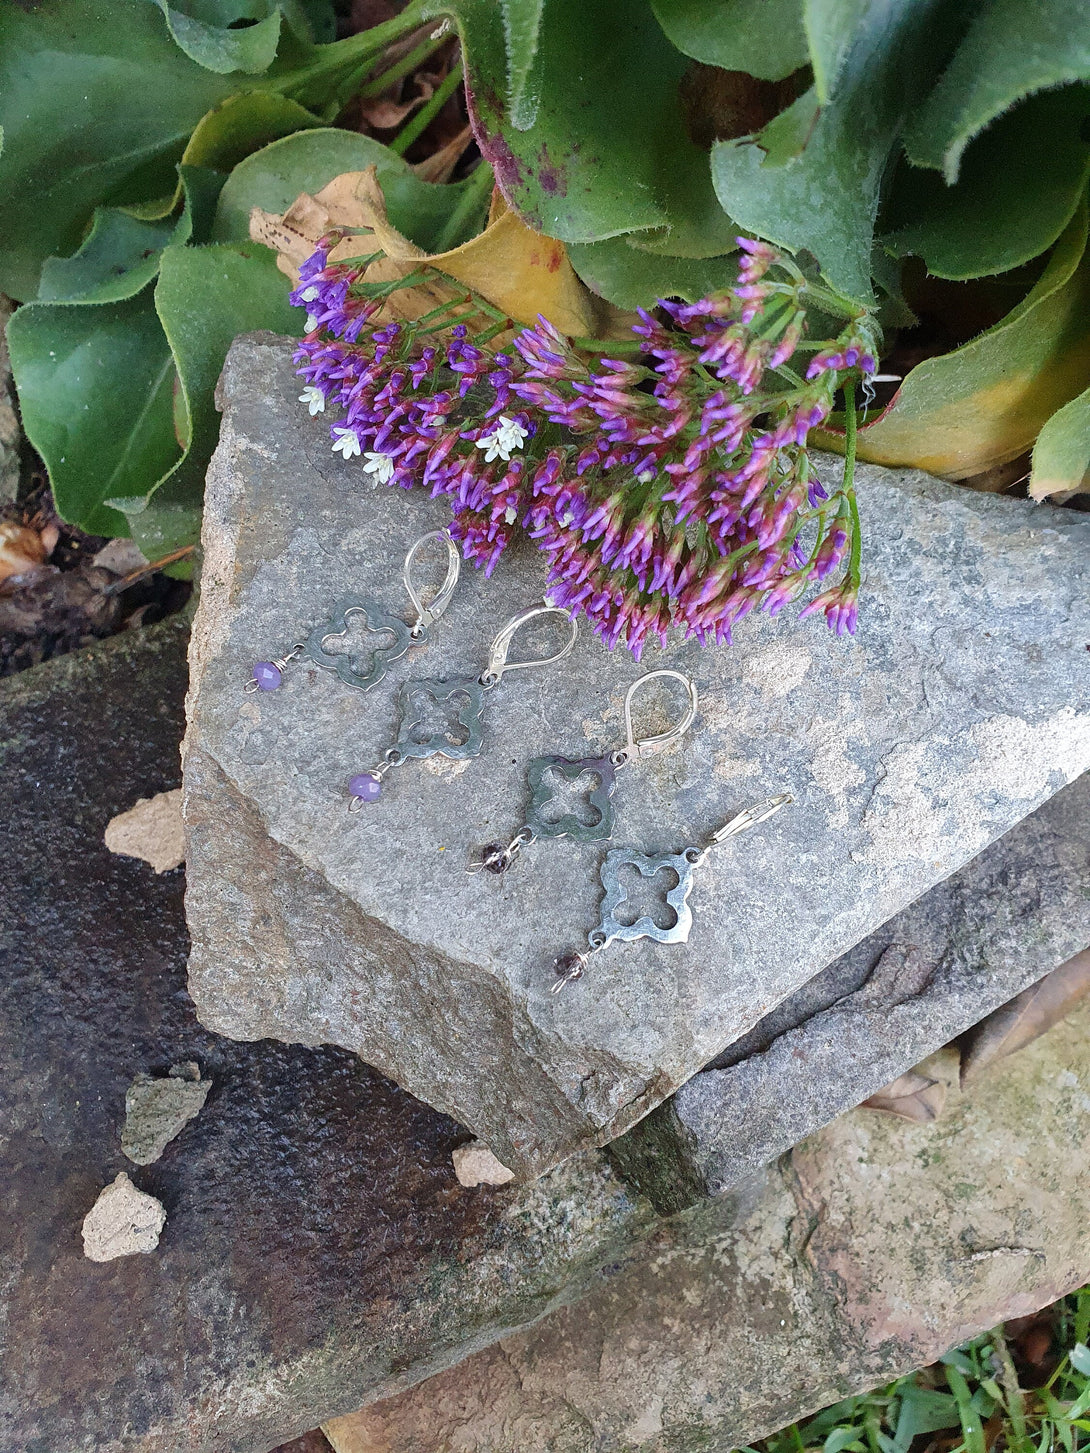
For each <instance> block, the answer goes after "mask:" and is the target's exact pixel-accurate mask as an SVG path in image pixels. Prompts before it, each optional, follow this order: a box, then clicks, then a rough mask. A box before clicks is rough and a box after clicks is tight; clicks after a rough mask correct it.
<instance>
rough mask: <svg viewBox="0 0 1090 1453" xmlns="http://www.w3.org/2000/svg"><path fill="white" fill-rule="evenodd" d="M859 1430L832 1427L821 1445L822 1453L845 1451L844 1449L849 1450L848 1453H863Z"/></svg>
mask: <svg viewBox="0 0 1090 1453" xmlns="http://www.w3.org/2000/svg"><path fill="white" fill-rule="evenodd" d="M860 1432H861V1429H859V1428H852V1427H847V1428H834V1429H833V1431H832V1432H831V1433H830V1434H829V1436H828V1437H827V1438H826V1439H825V1442H824V1443H823V1444H822V1445H821V1446H822V1453H845V1450H850V1453H863V1448H864V1444H863V1443H861V1442H860V1439H859V1435H860Z"/></svg>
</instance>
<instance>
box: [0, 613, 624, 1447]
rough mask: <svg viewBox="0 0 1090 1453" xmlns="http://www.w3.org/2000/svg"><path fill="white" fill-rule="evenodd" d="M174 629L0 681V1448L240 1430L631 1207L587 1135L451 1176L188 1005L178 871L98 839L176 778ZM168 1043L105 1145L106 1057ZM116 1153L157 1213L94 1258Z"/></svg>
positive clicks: (419, 1351) (305, 1412) (427, 1338)
mask: <svg viewBox="0 0 1090 1453" xmlns="http://www.w3.org/2000/svg"><path fill="white" fill-rule="evenodd" d="M186 634H187V632H186V627H185V623H184V622H181V621H178V620H177V619H175V620H173V621H171V622H169V623H165V624H163V625H161V626H156V627H153V628H152V629H151V630H149V631H127V632H125V633H124V634H123V635H119V636H115V637H113V638H112V639H111V640H109V641H105V642H102V643H99V644H96V645H94V646H89V647H87V648H85V649H83V650H79V651H73V652H71V653H70V654H68V655H66V656H62V657H60V658H59V659H57V660H55V661H50V662H48V663H47V664H46V665H44V666H40V667H37V668H36V669H34V670H31V671H25V672H22V673H20V674H19V675H18V676H16V677H15V678H14V679H12V680H8V681H3V682H0V781H2V782H3V787H4V793H5V796H4V810H3V812H0V968H2V972H0V1267H2V1269H3V1274H2V1276H0V1367H2V1369H3V1373H2V1376H0V1449H3V1450H4V1453H267V1450H268V1449H270V1448H272V1447H273V1446H274V1445H276V1444H278V1443H283V1442H284V1440H285V1439H286V1438H290V1437H292V1436H294V1435H296V1434H299V1433H303V1432H305V1431H306V1430H307V1429H309V1428H313V1427H314V1425H315V1424H316V1423H317V1422H318V1421H319V1419H320V1418H324V1417H329V1416H330V1415H331V1414H332V1413H333V1412H348V1411H350V1410H351V1409H352V1408H354V1407H358V1406H359V1405H360V1404H361V1403H363V1402H365V1401H366V1400H367V1399H368V1398H373V1397H376V1396H380V1395H388V1394H390V1393H393V1392H396V1391H398V1390H400V1388H402V1387H403V1386H404V1385H405V1380H408V1381H410V1382H411V1381H413V1380H417V1379H420V1378H422V1377H424V1376H426V1375H427V1374H429V1373H431V1372H433V1371H434V1370H436V1369H437V1368H438V1367H442V1366H446V1365H448V1364H449V1362H451V1361H456V1360H459V1359H461V1358H463V1357H464V1356H465V1355H466V1353H467V1352H469V1351H471V1350H475V1349H476V1348H477V1347H480V1346H484V1345H487V1344H488V1343H489V1342H491V1341H493V1340H495V1338H496V1337H497V1336H499V1335H501V1334H504V1335H506V1334H507V1333H508V1332H509V1331H510V1329H511V1328H512V1327H513V1326H521V1325H523V1324H524V1323H528V1322H530V1321H532V1320H533V1319H534V1317H536V1316H538V1315H540V1314H541V1313H542V1312H543V1311H544V1310H545V1309H546V1308H547V1307H549V1306H550V1305H554V1304H555V1303H556V1302H557V1300H558V1299H560V1298H562V1297H564V1296H567V1295H574V1294H575V1293H576V1290H577V1287H578V1283H579V1281H580V1279H581V1278H582V1279H583V1280H586V1279H587V1277H588V1276H589V1275H590V1274H591V1272H592V1271H593V1270H594V1268H595V1266H596V1265H597V1264H598V1263H599V1262H600V1261H601V1260H603V1259H605V1260H608V1261H609V1262H610V1263H611V1264H612V1263H614V1262H616V1261H617V1260H618V1258H623V1257H624V1255H625V1247H626V1245H630V1244H631V1243H632V1242H634V1241H638V1240H639V1238H640V1237H641V1236H642V1235H644V1234H646V1230H647V1228H648V1224H649V1222H650V1221H651V1220H652V1218H651V1216H650V1213H649V1208H648V1207H647V1205H646V1203H644V1202H641V1201H639V1200H638V1198H636V1197H635V1196H634V1195H633V1194H632V1193H631V1192H630V1191H629V1190H628V1189H627V1188H626V1187H625V1186H624V1184H623V1183H622V1182H620V1181H619V1180H618V1179H617V1177H616V1176H615V1175H613V1174H612V1173H611V1171H610V1168H609V1165H608V1163H607V1162H606V1159H605V1156H604V1155H603V1154H601V1153H600V1152H597V1151H589V1152H587V1154H586V1155H583V1156H580V1157H577V1158H576V1159H574V1160H572V1161H570V1162H569V1163H568V1164H566V1165H563V1166H560V1167H558V1168H557V1169H556V1170H555V1171H553V1172H552V1173H550V1174H549V1175H547V1176H544V1177H542V1179H541V1180H539V1181H536V1182H534V1183H533V1184H532V1185H529V1186H520V1187H517V1188H500V1189H492V1188H489V1187H481V1188H478V1189H474V1190H468V1189H466V1188H464V1187H462V1186H460V1185H459V1184H458V1182H457V1180H456V1178H455V1174H454V1169H453V1166H452V1165H451V1152H452V1150H453V1149H454V1148H456V1147H457V1146H458V1145H460V1144H462V1143H464V1142H465V1141H466V1139H467V1138H468V1136H467V1132H466V1131H465V1130H463V1129H462V1127H460V1126H458V1125H456V1124H455V1123H454V1122H453V1121H452V1120H449V1119H447V1118H446V1117H445V1116H443V1115H440V1114H438V1113H437V1112H436V1111H435V1110H433V1109H431V1108H430V1107H429V1106H427V1105H422V1104H421V1103H420V1102H419V1101H418V1100H414V1099H413V1098H412V1096H410V1095H408V1094H406V1093H405V1092H404V1091H403V1090H399V1089H398V1088H397V1086H396V1085H393V1084H391V1083H390V1081H389V1080H385V1079H383V1077H382V1076H381V1075H379V1074H376V1073H375V1071H374V1070H371V1069H369V1068H368V1067H367V1066H366V1065H364V1064H363V1063H361V1061H360V1060H359V1058H358V1057H357V1056H356V1055H354V1054H351V1053H349V1052H348V1051H346V1050H343V1049H337V1048H334V1047H332V1046H329V1047H327V1048H324V1049H320V1050H313V1049H305V1048H301V1047H298V1046H293V1045H286V1044H278V1043H276V1042H275V1041H274V1040H264V1041H261V1042H258V1043H254V1044H241V1043H238V1042H237V1041H233V1040H229V1039H223V1038H221V1037H219V1036H217V1035H214V1034H210V1033H208V1031H207V1030H205V1029H203V1028H202V1027H201V1025H200V1024H199V1023H198V1022H197V1018H196V1016H195V1014H194V1012H193V1004H192V1002H191V1001H190V999H189V996H188V995H187V993H186V991H185V963H186V954H187V949H188V943H187V939H186V932H185V919H184V916H183V912H182V892H183V888H184V876H183V872H182V870H180V869H176V870H174V871H173V872H169V873H161V874H156V873H155V872H154V871H153V870H152V868H151V867H150V866H149V865H148V864H147V863H144V862H141V861H140V860H138V859H136V858H129V857H122V856H119V855H117V854H115V853H111V852H109V851H108V849H107V847H106V845H105V843H104V841H103V833H104V831H105V828H106V824H107V823H108V822H109V821H110V820H111V818H113V817H114V816H116V814H117V813H119V812H121V811H123V810H125V809H127V808H128V807H130V806H131V804H132V803H133V802H134V801H136V799H137V798H138V797H141V796H146V795H148V794H149V793H153V792H159V791H164V790H168V789H174V788H176V787H177V785H178V779H179V765H178V743H179V741H180V738H181V732H182V697H183V695H184V692H185V682H186V664H185V646H186ZM188 1061H196V1062H197V1063H198V1064H199V1065H200V1066H201V1069H202V1070H203V1071H204V1075H205V1078H206V1079H210V1080H211V1081H212V1089H211V1091H210V1093H209V1096H208V1099H207V1102H206V1103H205V1104H204V1106H203V1108H202V1109H201V1112H200V1114H199V1115H198V1116H197V1117H196V1119H195V1120H192V1121H190V1122H189V1124H187V1125H186V1127H185V1129H184V1130H183V1131H182V1133H181V1134H180V1135H178V1136H177V1137H176V1138H175V1139H172V1140H171V1141H170V1142H169V1144H167V1146H166V1148H165V1149H164V1151H163V1153H162V1156H161V1157H159V1158H158V1159H156V1160H155V1161H154V1162H153V1163H152V1164H150V1165H134V1164H133V1163H132V1161H130V1160H129V1159H127V1158H126V1155H125V1153H124V1149H123V1135H124V1126H125V1102H126V1092H127V1091H128V1089H129V1088H130V1086H131V1084H132V1081H133V1078H134V1074H135V1072H137V1071H138V1070H144V1071H151V1072H152V1073H153V1074H156V1075H163V1074H165V1073H166V1071H167V1070H168V1067H169V1066H171V1065H174V1064H181V1065H183V1066H184V1065H185V1064H186V1063H187V1062H188ZM191 1083H192V1082H191ZM121 1171H124V1172H126V1173H127V1174H128V1176H129V1177H130V1178H131V1180H132V1182H133V1183H134V1185H136V1186H137V1187H138V1188H139V1189H140V1190H141V1191H143V1192H145V1193H147V1194H149V1195H151V1196H154V1197H155V1199H156V1200H157V1201H158V1202H160V1203H161V1204H162V1206H163V1208H164V1209H165V1210H166V1213H167V1220H166V1225H165V1227H164V1228H163V1230H162V1235H161V1237H160V1239H159V1244H158V1246H157V1247H156V1249H155V1250H154V1251H153V1252H150V1253H149V1254H147V1255H131V1256H123V1257H121V1258H119V1259H118V1260H115V1261H110V1262H106V1263H104V1264H98V1263H96V1262H93V1261H90V1260H88V1259H87V1257H85V1256H84V1254H83V1240H82V1237H81V1235H80V1228H81V1225H82V1222H83V1219H84V1217H85V1216H86V1214H87V1212H88V1211H89V1210H90V1209H91V1207H92V1206H93V1205H94V1203H95V1200H96V1198H97V1197H98V1194H99V1192H100V1191H101V1190H102V1188H103V1187H104V1186H106V1185H108V1184H110V1182H112V1181H113V1180H115V1178H116V1177H117V1175H118V1173H119V1172H121Z"/></svg>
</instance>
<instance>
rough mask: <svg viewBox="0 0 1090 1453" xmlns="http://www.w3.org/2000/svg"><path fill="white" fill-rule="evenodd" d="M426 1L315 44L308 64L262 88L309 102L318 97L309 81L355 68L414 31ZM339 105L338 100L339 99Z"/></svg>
mask: <svg viewBox="0 0 1090 1453" xmlns="http://www.w3.org/2000/svg"><path fill="white" fill-rule="evenodd" d="M424 6H425V0H410V3H409V4H408V5H407V6H406V7H405V9H404V10H403V11H402V12H401V14H400V15H395V16H394V17H393V19H392V20H386V21H384V22H383V23H382V24H381V25H373V26H372V27H371V28H370V30H361V31H360V32H359V34H358V35H349V36H346V37H345V39H344V40H335V41H332V42H331V43H330V44H328V45H316V46H315V47H314V50H313V59H312V60H311V62H310V63H309V64H308V65H303V66H298V67H296V68H293V69H291V70H288V71H285V72H284V73H283V74H282V75H278V76H276V75H274V76H273V77H271V78H269V79H268V80H267V81H266V82H265V84H264V86H263V87H262V89H267V90H270V91H279V92H280V93H281V94H282V95H286V96H294V97H297V98H298V99H300V100H301V102H302V104H304V105H306V104H312V103H314V102H316V101H317V100H318V97H317V96H316V95H315V94H314V93H312V92H311V90H310V86H311V83H312V82H315V81H321V80H323V79H324V78H325V77H327V76H328V77H331V78H332V77H335V76H336V75H337V74H338V72H339V73H341V75H342V77H343V74H344V73H345V72H346V71H350V70H355V71H358V69H359V67H360V63H361V62H363V61H368V60H370V59H372V58H373V57H375V56H377V55H379V54H380V52H382V51H384V50H385V49H386V47H387V46H388V45H390V44H391V42H393V41H395V40H399V39H400V38H401V37H402V36H403V35H404V34H405V33H406V32H407V31H411V30H415V29H416V28H417V27H418V26H419V25H421V24H422V22H423V17H422V15H421V12H422V10H423V9H424ZM338 104H340V100H339V98H338Z"/></svg>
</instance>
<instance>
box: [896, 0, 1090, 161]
mask: <svg viewBox="0 0 1090 1453" xmlns="http://www.w3.org/2000/svg"><path fill="white" fill-rule="evenodd" d="M1085 80H1090V25H1088V24H1087V15H1086V3H1085V0H1035V3H1034V4H1033V6H1032V10H1027V6H1026V0H991V3H990V4H988V5H985V6H982V7H981V8H980V9H979V11H978V13H977V15H976V17H975V18H974V20H973V22H972V24H971V26H970V27H969V30H968V31H967V33H966V35H965V39H964V40H963V41H962V43H961V45H960V46H959V47H958V50H957V53H956V54H955V55H954V57H953V59H952V60H951V62H950V64H949V66H948V67H947V69H946V71H945V72H944V74H943V77H942V79H941V81H939V83H938V85H937V86H936V87H935V89H934V91H933V92H932V93H931V95H930V96H929V97H928V98H927V100H926V101H925V102H924V103H923V105H921V106H920V108H919V110H918V111H917V112H916V114H915V116H914V117H913V119H912V122H911V124H910V126H909V127H908V128H907V131H906V136H905V144H906V148H907V151H908V155H909V157H910V159H911V160H912V161H913V162H915V164H916V165H917V166H928V167H934V168H936V169H941V170H942V172H943V174H944V175H945V177H946V180H947V181H948V182H954V181H956V180H957V177H958V171H959V168H960V165H961V158H962V154H963V153H964V151H965V148H966V147H967V146H968V145H969V142H970V141H971V140H972V139H973V137H974V136H976V135H978V134H979V133H980V132H981V131H983V129H984V128H985V127H986V126H988V125H989V124H990V123H991V122H992V121H994V120H995V119H996V118H997V117H998V116H1000V115H1002V114H1003V112H1004V111H1006V110H1007V109H1008V108H1009V107H1010V106H1013V105H1014V103H1015V102H1016V101H1020V100H1021V99H1022V97H1024V96H1029V95H1032V94H1033V93H1034V92H1035V91H1041V90H1045V89H1047V88H1051V87H1055V86H1060V85H1063V84H1064V83H1066V82H1070V81H1085Z"/></svg>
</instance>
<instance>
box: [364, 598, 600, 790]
mask: <svg viewBox="0 0 1090 1453" xmlns="http://www.w3.org/2000/svg"><path fill="white" fill-rule="evenodd" d="M548 615H552V616H558V617H559V618H560V619H561V620H563V622H564V624H565V625H566V626H567V628H568V638H567V640H566V641H565V642H564V644H563V646H561V648H560V650H559V651H556V652H555V653H554V654H553V655H552V656H541V657H538V658H537V659H535V660H532V661H509V660H508V659H507V656H508V653H509V651H510V649H511V643H512V641H513V640H514V638H515V636H516V634H517V633H518V631H520V630H521V629H522V627H523V626H525V625H528V624H529V622H530V621H532V620H537V619H538V618H540V617H541V616H548ZM578 630H579V628H578V625H577V624H576V622H575V621H574V620H573V619H572V618H571V616H569V615H568V612H567V611H566V610H561V609H560V607H559V606H554V605H535V606H532V607H531V608H530V609H529V610H525V611H523V612H522V614H521V615H517V616H514V617H513V618H512V619H511V620H509V621H508V622H507V624H506V625H505V626H504V627H503V629H502V630H501V631H500V632H499V633H498V634H497V636H496V638H495V640H494V641H493V642H492V644H491V646H490V647H489V649H488V662H487V665H486V666H485V668H484V670H483V671H482V672H481V674H480V675H479V676H455V677H451V678H450V679H447V680H441V681H440V680H435V679H429V680H425V681H403V682H402V683H401V689H400V691H399V692H398V711H399V723H398V730H397V738H396V740H395V742H394V743H393V745H392V746H390V747H387V748H386V751H385V752H384V753H383V754H382V760H381V762H379V763H378V764H377V766H374V767H368V768H367V769H366V771H363V772H357V773H356V774H355V775H354V776H352V777H349V779H348V792H349V798H350V800H349V804H348V810H349V811H350V812H358V811H359V810H360V808H361V807H362V806H363V805H364V803H365V802H374V801H375V800H376V798H378V797H380V796H381V795H382V779H383V778H384V777H385V776H386V773H387V772H388V771H389V770H390V768H391V767H400V766H401V765H402V763H403V762H407V761H408V760H409V759H410V758H411V757H435V756H441V757H449V758H451V759H452V760H453V761H456V762H461V761H465V760H466V758H468V757H476V756H478V755H479V754H480V751H481V746H482V744H483V716H484V704H485V693H486V692H487V691H491V690H492V688H493V687H494V686H498V685H499V683H500V681H501V680H502V679H503V677H504V676H505V675H506V674H507V672H508V671H525V670H528V669H529V668H530V667H531V666H551V665H552V663H553V662H554V661H562V660H563V659H564V657H565V656H566V655H567V654H568V653H569V652H570V651H571V649H572V647H573V646H574V645H575V638H576V635H577V634H578ZM444 707H445V708H446V714H447V721H446V722H445V723H444V724H443V725H442V726H440V727H438V728H436V727H435V726H434V725H433V723H432V722H429V721H428V720H427V718H428V717H429V716H430V715H432V714H433V713H435V712H439V711H442V710H443V708H444ZM451 716H453V717H454V718H455V720H454V722H453V723H451V721H450V718H451Z"/></svg>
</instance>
